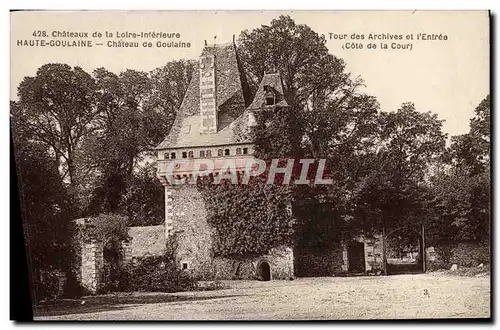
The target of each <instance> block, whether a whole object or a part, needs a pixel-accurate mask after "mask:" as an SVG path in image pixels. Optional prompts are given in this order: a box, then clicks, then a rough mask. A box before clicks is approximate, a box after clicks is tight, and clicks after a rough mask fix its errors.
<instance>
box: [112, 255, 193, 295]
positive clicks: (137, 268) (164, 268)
mask: <svg viewBox="0 0 500 330" xmlns="http://www.w3.org/2000/svg"><path fill="white" fill-rule="evenodd" d="M197 286H198V283H197V281H196V279H195V278H194V277H193V276H191V274H190V273H188V272H187V271H184V270H181V269H180V268H179V267H178V265H177V263H175V262H174V261H173V259H172V258H170V257H169V256H168V255H167V256H150V257H144V258H140V259H133V260H132V261H131V262H130V263H128V264H127V265H125V266H124V267H123V270H122V276H121V287H122V288H125V289H126V290H127V291H150V292H179V291H188V290H193V289H196V288H197Z"/></svg>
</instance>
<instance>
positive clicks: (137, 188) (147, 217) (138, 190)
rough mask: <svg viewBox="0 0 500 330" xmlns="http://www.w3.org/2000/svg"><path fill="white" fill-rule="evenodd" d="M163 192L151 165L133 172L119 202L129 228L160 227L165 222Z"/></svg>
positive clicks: (154, 167)
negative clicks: (127, 220)
mask: <svg viewBox="0 0 500 330" xmlns="http://www.w3.org/2000/svg"><path fill="white" fill-rule="evenodd" d="M164 205H165V192H164V189H163V185H162V184H161V182H160V180H159V179H158V178H157V177H156V166H155V164H153V163H150V164H146V165H145V166H144V167H142V168H141V169H139V170H138V171H136V172H134V175H133V176H132V179H131V180H130V183H129V185H128V187H127V189H126V193H125V195H124V196H123V199H122V201H121V206H120V209H122V210H123V212H124V213H125V214H126V215H127V216H128V218H129V222H128V225H129V226H152V225H160V224H162V223H163V222H164V221H165V209H164V208H165V206H164Z"/></svg>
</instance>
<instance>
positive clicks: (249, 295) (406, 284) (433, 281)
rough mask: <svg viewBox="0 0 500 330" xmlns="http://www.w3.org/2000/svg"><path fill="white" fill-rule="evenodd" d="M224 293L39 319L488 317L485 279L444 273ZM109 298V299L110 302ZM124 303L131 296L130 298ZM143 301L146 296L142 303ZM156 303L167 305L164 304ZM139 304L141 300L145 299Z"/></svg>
mask: <svg viewBox="0 0 500 330" xmlns="http://www.w3.org/2000/svg"><path fill="white" fill-rule="evenodd" d="M225 283H226V284H227V285H228V286H229V289H223V290H216V291H198V292H185V293H175V294H154V293H152V294H140V295H143V296H144V295H149V296H150V297H155V300H148V302H147V303H140V304H137V303H130V301H129V302H127V300H123V303H118V302H119V301H120V297H123V295H126V294H117V295H116V296H112V297H113V299H114V298H116V300H115V301H116V302H117V304H116V305H114V306H113V307H106V306H104V307H100V308H98V309H97V311H96V310H95V309H94V310H91V311H90V312H89V310H88V309H87V310H78V308H75V309H74V310H70V311H66V313H61V314H65V315H53V316H39V317H37V318H36V319H43V320H55V319H57V320H300V319H302V320H304V319H307V320H314V319H318V320H339V319H408V318H412V319H413V318H463V317H474V318H476V317H479V318H488V317H490V277H462V276H448V275H443V274H420V275H398V276H380V277H342V278H341V277H336V278H326V277H323V278H301V279H296V280H294V281H271V282H258V281H228V282H225ZM108 297H109V296H108ZM129 297H130V294H129ZM142 298H144V297H142ZM156 298H162V299H163V301H165V302H157V301H162V300H161V299H156ZM174 298H175V299H174ZM143 301H144V300H143Z"/></svg>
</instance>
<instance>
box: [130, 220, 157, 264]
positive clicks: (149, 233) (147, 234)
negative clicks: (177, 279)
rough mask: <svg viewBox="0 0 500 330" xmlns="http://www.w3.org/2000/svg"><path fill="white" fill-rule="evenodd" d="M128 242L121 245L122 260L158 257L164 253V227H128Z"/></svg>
mask: <svg viewBox="0 0 500 330" xmlns="http://www.w3.org/2000/svg"><path fill="white" fill-rule="evenodd" d="M128 235H129V236H130V242H127V243H125V244H124V245H122V247H123V248H124V260H129V259H130V258H142V257H146V256H159V255H162V254H163V253H165V247H166V240H165V226H164V225H159V226H146V227H129V228H128Z"/></svg>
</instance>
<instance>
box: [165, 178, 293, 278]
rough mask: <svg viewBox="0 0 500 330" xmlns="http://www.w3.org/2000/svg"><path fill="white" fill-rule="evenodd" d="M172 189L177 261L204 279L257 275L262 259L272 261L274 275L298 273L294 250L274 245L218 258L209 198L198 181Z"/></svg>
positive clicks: (270, 263)
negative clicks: (262, 251) (265, 249)
mask: <svg viewBox="0 0 500 330" xmlns="http://www.w3.org/2000/svg"><path fill="white" fill-rule="evenodd" d="M169 191H171V192H172V194H171V198H172V203H171V205H172V211H171V215H170V216H171V217H172V228H173V233H174V234H175V237H176V240H177V262H179V266H180V267H181V268H187V270H188V271H190V272H191V273H192V274H193V275H197V276H200V277H201V278H202V279H211V278H218V279H255V278H256V267H257V266H258V265H257V264H258V263H259V262H261V261H267V262H268V263H269V265H270V270H271V277H272V278H273V279H279V278H289V277H290V276H293V274H294V261H293V250H292V249H290V248H287V247H279V248H275V249H272V250H271V251H270V252H269V253H268V254H266V255H264V256H261V257H255V258H248V259H244V260H235V259H228V258H215V257H214V256H213V253H212V244H213V242H214V240H213V235H214V233H213V228H212V227H211V226H210V225H209V224H208V222H207V213H206V208H205V202H204V199H203V196H202V194H201V192H199V191H198V189H197V187H196V186H195V185H190V184H186V185H181V186H173V187H169Z"/></svg>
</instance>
